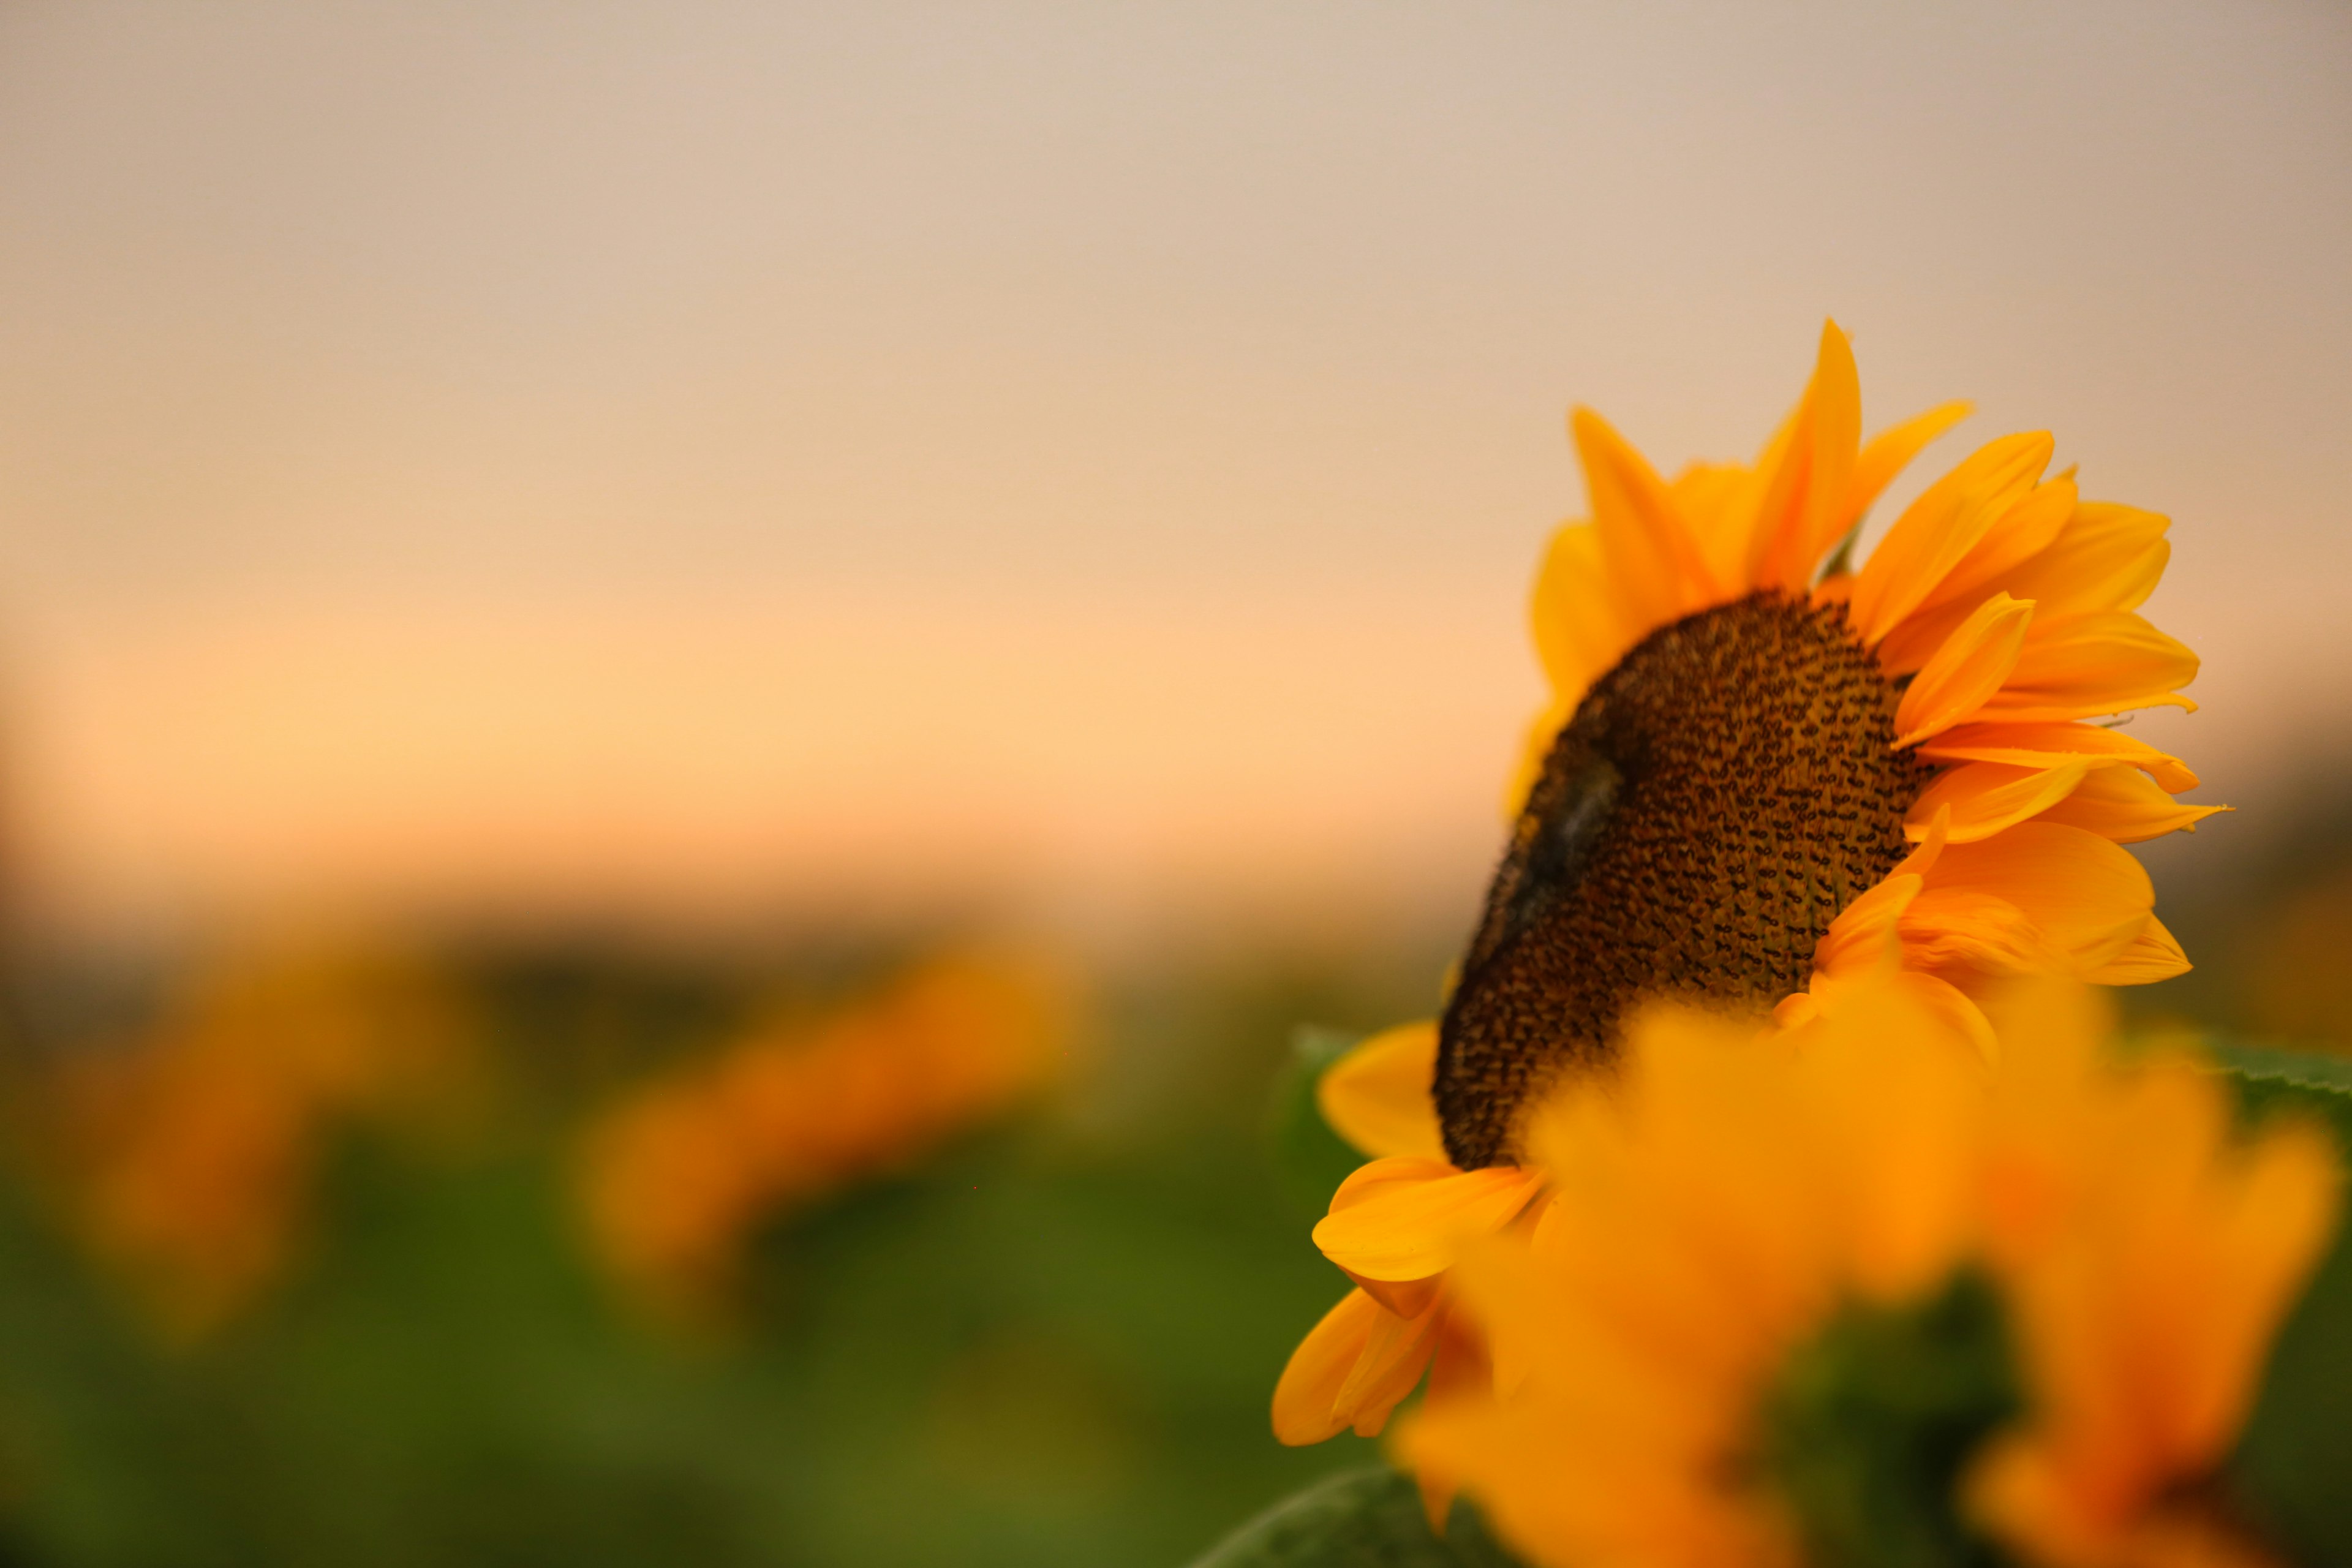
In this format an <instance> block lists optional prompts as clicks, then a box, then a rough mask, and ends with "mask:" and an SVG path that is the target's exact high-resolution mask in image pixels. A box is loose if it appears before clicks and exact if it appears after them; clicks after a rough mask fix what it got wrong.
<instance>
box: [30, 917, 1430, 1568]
mask: <svg viewBox="0 0 2352 1568" xmlns="http://www.w3.org/2000/svg"><path fill="white" fill-rule="evenodd" d="M439 962H440V963H441V964H442V966H443V968H444V970H445V973H446V974H448V975H450V976H453V977H454V978H455V980H456V982H457V991H458V993H459V994H462V995H465V996H467V997H469V998H471V999H472V1000H473V1001H474V1002H475V1003H476V1004H478V1008H479V1012H478V1017H479V1019H480V1020H482V1021H483V1022H484V1024H485V1026H486V1027H487V1031H488V1036H489V1040H488V1045H489V1047H490V1050H491V1055H492V1058H493V1060H494V1062H495V1064H496V1067H495V1070H494V1074H493V1076H494V1078H495V1079H496V1087H495V1089H494V1090H493V1092H492V1093H491V1095H490V1097H489V1104H488V1108H487V1109H484V1108H482V1107H479V1106H478V1107H476V1108H475V1110H473V1111H472V1112H471V1113H470V1114H469V1115H468V1117H467V1119H466V1124H465V1125H464V1126H462V1127H460V1128H458V1129H457V1130H455V1131H451V1130H449V1129H442V1130H440V1131H436V1132H435V1133H433V1134H431V1135H429V1136H424V1137H419V1136H416V1135H414V1134H413V1133H407V1132H403V1131H399V1130H397V1129H387V1128H381V1127H372V1126H369V1125H366V1124H358V1125H348V1126H344V1127H342V1128H341V1129H339V1130H337V1131H335V1132H334V1133H333V1135H332V1136H331V1142H330V1143H329V1145H328V1148H327V1152H326V1154H325V1158H324V1160H323V1163H322V1165H321V1167H320V1170H319V1172H318V1173H317V1175H316V1179H315V1183H314V1185H315V1189H316V1190H315V1191H314V1193H313V1194H312V1205H311V1211H310V1222H309V1224H308V1226H307V1227H306V1236H307V1239H306V1241H305V1242H304V1244H303V1245H302V1246H301V1247H299V1250H298V1251H297V1253H296V1255H295V1257H294V1259H293V1261H292V1263H291V1265H290V1267H289V1268H288V1269H287V1270H286V1271H285V1274H284V1277H283V1278H282V1279H278V1281H277V1282H276V1283H275V1284H274V1285H272V1286H271V1287H270V1288H268V1289H266V1290H265V1291H264V1292H263V1293H262V1294H261V1295H260V1296H259V1297H258V1298H257V1300H254V1301H252V1302H251V1303H250V1304H249V1305H248V1306H247V1307H246V1308H245V1309H244V1310H241V1311H239V1312H238V1313H236V1315H235V1316H234V1317H233V1318H232V1319H231V1320H230V1321H227V1322H226V1324H225V1325H223V1326H222V1327H220V1328H218V1329H216V1330H214V1331H210V1332H208V1333H205V1334H204V1335H202V1336H200V1337H198V1338H196V1339H194V1341H193V1342H187V1341H186V1340H185V1338H184V1336H175V1335H173V1334H172V1333H169V1332H166V1331H162V1330H161V1329H159V1327H158V1325H157V1323H156V1321H155V1320H154V1318H153V1315H152V1313H151V1312H149V1311H148V1310H145V1309H144V1308H143V1307H142V1305H141V1303H140V1301H139V1300H138V1299H137V1298H136V1297H135V1296H134V1295H133V1294H131V1292H129V1291H127V1290H126V1289H124V1288H123V1286H122V1283H121V1281H120V1280H119V1279H114V1278H112V1277H111V1276H110V1274H109V1272H108V1271H107V1270H105V1269H103V1268H97V1267H95V1266H93V1264H92V1262H91V1260H90V1258H89V1256H88V1254H87V1251H86V1249H85V1248H84V1247H81V1246H79V1244H78V1243H77V1241H76V1240H75V1239H74V1238H73V1237H71V1236H70V1235H68V1227H67V1226H64V1225H63V1224H61V1221H60V1214H61V1212H62V1210H63V1206H64V1205H62V1204H61V1202H60V1201H59V1195H58V1192H57V1190H56V1189H57V1186H58V1182H57V1179H56V1177H55V1174H54V1173H53V1172H50V1171H47V1170H46V1169H45V1167H44V1164H43V1162H42V1159H41V1157H40V1154H39V1145H40V1142H41V1139H40V1135H39V1129H37V1128H27V1129H24V1130H22V1131H23V1135H22V1136H20V1137H19V1139H18V1140H17V1142H18V1143H19V1145H20V1147H19V1149H18V1158H17V1159H16V1176H17V1179H16V1181H14V1182H13V1183H11V1184H9V1186H8V1189H7V1191H6V1192H5V1195H0V1252H5V1263H0V1268H5V1273H6V1278H7V1279H8V1281H9V1283H8V1287H7V1289H5V1290H0V1521H5V1548H0V1561H5V1562H8V1563H61V1564H92V1565H97V1564H108V1565H111V1564H126V1565H127V1564H142V1565H147V1564H157V1565H160V1564H199V1563H202V1564H227V1563H237V1564H257V1563H286V1564H296V1563H302V1564H310V1563H320V1564H325V1563H333V1564H338V1565H345V1568H358V1565H373V1564H383V1565H385V1568H390V1565H393V1564H412V1563H416V1564H422V1563H435V1564H474V1563H479V1564H517V1565H520V1564H538V1563H547V1564H556V1563H562V1564H569V1565H575V1568H576V1565H580V1564H592V1563H613V1564H622V1563H711V1564H733V1563H742V1564H753V1563H758V1564H787V1563H790V1564H799V1563H808V1564H827V1563H843V1564H848V1563H860V1564H871V1563H906V1564H922V1563H940V1564H946V1563H955V1564H963V1565H970V1564H988V1563H1005V1564H1013V1563H1022V1564H1034V1563H1139V1564H1142V1563H1180V1562H1182V1561H1185V1560H1187V1559H1188V1558H1189V1557H1191V1556H1192V1555H1193V1554H1195V1553H1197V1552H1199V1551H1201V1550H1202V1548H1204V1547H1205V1546H1206V1545H1208V1544H1209V1543H1210V1542H1212V1541H1213V1540H1214V1539H1215V1538H1216V1537H1217V1536H1218V1535H1219V1534H1221V1533H1223V1531H1225V1530H1226V1529H1228V1528H1229V1527H1230V1526H1231V1525H1232V1524H1234V1522H1235V1521H1239V1520H1241V1519H1242V1518H1244V1516H1246V1515H1247V1514H1249V1513H1251V1512H1252V1511H1254V1510H1257V1509H1259V1508H1261V1507H1262V1506H1264V1505H1265V1504H1266V1503H1268V1502H1269V1501H1271V1500H1275V1499H1276V1498H1278V1497H1281V1496H1283V1495H1285V1494H1286V1493H1288V1492H1290V1491H1292V1490H1295V1489H1297V1488H1298V1487H1299V1486H1301V1485H1303V1484H1305V1483H1307V1482H1308V1481H1310V1480H1312V1479H1315V1478H1316V1477H1318V1476H1319V1475H1322V1474H1325V1473H1327V1472H1329V1471H1331V1470H1333V1469H1335V1468H1345V1467H1349V1466H1353V1465H1360V1464H1362V1463H1364V1462H1365V1461H1366V1459H1367V1458H1369V1457H1370V1447H1371V1446H1370V1445H1369V1444H1366V1443H1364V1442H1361V1441H1360V1440H1358V1439H1354V1438H1348V1439H1344V1440H1342V1441H1340V1442H1337V1443H1333V1444H1329V1445H1326V1446H1325V1447H1321V1448H1318V1449H1315V1450H1311V1451H1305V1452H1300V1451H1291V1450H1286V1449H1284V1448H1282V1447H1279V1446H1277V1445H1276V1443H1275V1442H1274V1440H1273V1438H1272V1437H1271V1436H1270V1435H1269V1434H1268V1432H1267V1429H1266V1417H1265V1409H1266V1401H1267V1396H1268V1394H1269V1391H1270V1390H1271V1388H1272V1386H1273V1383H1274V1379H1275V1375H1276V1372H1277V1371H1278V1370H1279V1368H1280V1366H1281V1364H1282V1362H1283V1360H1284V1358H1285V1356H1286V1354H1287V1353H1288V1352H1289V1350H1290V1347H1291V1345H1292V1344H1293V1343H1294V1342H1296V1340H1297V1337H1298V1335H1299V1334H1300V1333H1301V1332H1302V1331H1304V1330H1305V1329H1306V1328H1307V1326H1308V1325H1309V1324H1311V1323H1312V1322H1313V1321H1315V1319H1316V1317H1317V1316H1318V1315H1319V1314H1320V1313H1321V1312H1322V1311H1323V1310H1325V1309H1326V1308H1327V1307H1328V1305H1329V1304H1330V1303H1331V1301H1332V1300H1336V1299H1337V1297H1338V1296H1339V1294H1340V1292H1341V1290H1342V1289H1343V1288H1344V1285H1343V1281H1342V1280H1341V1279H1340V1278H1339V1275H1338V1274H1337V1273H1336V1272H1335V1271H1334V1270H1332V1269H1331V1268H1329V1267H1328V1265H1327V1264H1325V1263H1324V1262H1322V1261H1321V1260H1320V1259H1319V1258H1318V1256H1317V1255H1316V1254H1315V1252H1314V1250H1313V1249H1312V1247H1309V1246H1308V1245H1307V1241H1306V1237H1305V1232H1306V1229H1307V1225H1308V1224H1309V1223H1310V1222H1311V1219H1312V1218H1313V1217H1314V1215H1315V1213H1317V1212H1318V1211H1319V1206H1320V1205H1319V1197H1320V1194H1318V1193H1317V1192H1316V1191H1315V1184H1316V1183H1317V1181H1318V1180H1320V1179H1321V1178H1320V1177H1318V1176H1316V1175H1312V1174H1304V1173H1300V1172H1297V1171H1296V1170H1292V1171H1289V1172H1286V1171H1285V1169H1284V1162H1285V1161H1286V1160H1289V1161H1291V1162H1292V1163H1296V1162H1297V1160H1299V1159H1301V1158H1304V1159H1307V1160H1309V1161H1312V1160H1315V1159H1318V1158H1323V1159H1326V1160H1328V1158H1330V1157H1331V1156H1332V1155H1334V1154H1336V1153H1337V1150H1336V1146H1334V1148H1332V1149H1330V1150H1325V1151H1317V1150H1314V1149H1311V1148H1310V1149H1308V1150H1307V1151H1305V1152H1303V1153H1302V1152H1299V1151H1297V1150H1296V1149H1292V1150H1290V1151H1289V1152H1287V1153H1286V1152H1285V1151H1284V1147H1283V1144H1282V1142H1281V1140H1279V1139H1276V1138H1270V1137H1269V1130H1268V1123H1269V1116H1270V1115H1271V1113H1272V1109H1273V1107H1272V1097H1273V1096H1274V1095H1276V1093H1277V1092H1278V1091H1279V1089H1280V1083H1279V1080H1280V1079H1281V1078H1282V1075H1283V1068H1284V1059H1285V1056H1286V1052H1287V1050H1288V1048H1289V1047H1288V1040H1289V1037H1290V1036H1291V1033H1292V1028H1293V1026H1294V1024H1295V1023H1297V1021H1298V1020H1300V1019H1304V1018H1314V1019H1320V1020H1324V1021H1327V1022H1329V1023H1332V1024H1335V1025H1339V1026H1354V1027H1369V1026H1372V1025H1374V1024H1377V1023H1379V1022H1382V1021H1384V1020H1385V1019H1386V1018H1388V1017H1389V1016H1392V1014H1391V1008H1392V1007H1394V1006H1395V1005H1398V998H1397V997H1396V996H1395V995H1394V994H1387V995H1381V994H1374V993H1375V992H1378V991H1381V990H1382V989H1386V990H1389V991H1391V992H1393V991H1394V990H1395V989H1396V988H1394V987H1385V988H1383V987H1377V986H1367V985H1365V984H1360V983H1350V982H1349V981H1347V980H1345V979H1344V978H1341V977H1339V976H1337V975H1335V974H1332V973H1320V974H1318V973H1307V972H1303V971H1293V972H1269V973H1256V974H1234V973H1225V974H1223V975H1221V976H1216V977H1213V978H1212V979H1210V980H1208V981H1206V982H1195V983H1193V984H1186V985H1181V986H1162V987H1157V988H1141V987H1129V988H1127V989H1126V990H1125V991H1124V992H1121V993H1118V994H1111V995H1109V996H1108V997H1107V998H1106V999H1105V1003H1104V1005H1103V1006H1102V1007H1101V1008H1100V1009H1099V1016H1098V1020H1097V1026H1096V1032H1097V1035H1098V1036H1100V1038H1099V1039H1098V1040H1097V1042H1096V1044H1095V1047H1094V1051H1093V1057H1094V1062H1093V1065H1092V1067H1091V1068H1089V1069H1087V1070H1082V1071H1081V1072H1080V1073H1078V1074H1076V1076H1075V1077H1074V1079H1073V1080H1072V1081H1069V1082H1067V1083H1066V1084H1065V1085H1063V1086H1062V1087H1061V1088H1060V1089H1058V1090H1057V1091H1055V1093H1054V1094H1053V1095H1052V1096H1050V1097H1049V1098H1048V1100H1046V1101H1045V1102H1044V1103H1042V1104H1036V1105H1033V1106H1031V1107H1029V1108H1028V1109H1026V1110H1024V1111H1022V1112H1020V1113H1018V1114H1016V1115H1015V1116H1013V1118H1012V1119H1011V1120H1009V1121H1003V1122H1001V1123H1000V1124H998V1125H995V1126H992V1127H987V1128H982V1129H979V1130H975V1131H971V1133H969V1134H967V1135H965V1136H962V1137H961V1138H958V1139H955V1140H953V1141H952V1142H950V1143H949V1144H948V1145H947V1146H945V1147H944V1148H942V1149H941V1150H940V1151H939V1152H937V1153H936V1154H935V1155H934V1156H933V1157H931V1158H929V1159H928V1160H926V1161H924V1162H923V1163H921V1164H920V1165H919V1167H918V1168H916V1169H913V1170H911V1171H908V1172H905V1173H899V1174H897V1175H893V1176H890V1177H888V1178H887V1179H882V1180H878V1181H875V1182H872V1183H869V1184H864V1185H861V1186H858V1187H856V1188H855V1189H853V1190H850V1191H847V1192H844V1193H840V1194H835V1195H834V1196H833V1197H831V1198H830V1199H828V1200H826V1201H824V1202H823V1203H821V1204H819V1205H816V1206H814V1207H813V1208H810V1209H807V1210H805V1211H803V1212H802V1213H799V1214H798V1215H792V1216H788V1217H786V1218H784V1219H782V1220H781V1221H779V1222H778V1223H774V1224H772V1225H770V1226H767V1227H765V1228H764V1229H763V1230H762V1231H761V1234H760V1235H759V1236H758V1237H756V1240H755V1243H754V1245H753V1247H752V1248H751V1258H750V1261H749V1267H748V1268H747V1269H746V1272H745V1276H744V1278H743V1279H742V1281H741V1289H740V1291H739V1292H738V1293H737V1300H736V1310H735V1311H734V1313H733V1314H732V1316H731V1318H730V1321H727V1322H725V1323H723V1324H720V1325H717V1326H709V1325H706V1326H704V1327H702V1328H699V1329H694V1328H682V1327H681V1326H679V1325H677V1324H676V1323H670V1322H666V1321H660V1320H658V1319H656V1318H654V1317H652V1316H649V1315H648V1314H647V1313H646V1311H645V1310H643V1309H642V1307H641V1305H640V1304H639V1303H636V1302H634V1301H632V1300H630V1299H629V1298H628V1297H627V1295H626V1294H625V1293H624V1292H622V1291H620V1290H618V1289H615V1287H614V1282H613V1281H612V1280H611V1279H609V1278H607V1277H606V1276H605V1274H604V1271H603V1270H601V1269H600V1268H598V1267H597V1266H596V1264H595V1262H594V1260H593V1258H592V1256H591V1249H590V1248H589V1247H587V1246H586V1245H585V1238H584V1237H583V1225H582V1219H581V1215H580V1212H579V1206H578V1205H577V1203H576V1201H575V1198H574V1194H573V1192H572V1173H573V1166H574V1163H575V1162H576V1153H577V1150H576V1144H577V1137H576V1133H577V1128H578V1124H579V1122H580V1121H581V1119H582V1117H583V1115H584V1114H585V1113H586V1112H588V1111H589V1110H591V1109H593V1107H595V1106H596V1105H598V1104H600V1103H602V1102H604V1101H606V1100H610V1099H612V1098H613V1097H614V1096H616V1095H619V1094H623V1093H625V1092H626V1090H627V1089H628V1087H629V1085H630V1084H631V1083H632V1082H634V1081H637V1080H640V1079H643V1078H645V1077H646V1075H648V1074H652V1073H656V1072H658V1071H659V1070H660V1069H661V1068H663V1066H664V1065H665V1064H667V1063H669V1062H673V1061H676V1060H678V1059H680V1058H693V1057H694V1056H696V1055H697V1054H698V1053H700V1052H704V1051H707V1050H709V1048H711V1047H713V1046H714V1045H715V1044H717V1043H718V1042H719V1041H720V1040H722V1039H723V1038H725V1037H726V1035H727V1032H728V1031H729V1029H730V1028H731V1027H732V1026H734V1024H735V1023H736V1022H737V1021H738V1019H739V1017H740V1012H741V1010H742V1006H743V1004H744V1000H745V997H746V996H747V995H748V994H751V993H752V992H753V991H754V990H758V989H762V988H765V989H771V990H772V989H773V987H774V984H775V982H774V978H773V975H772V973H771V971H772V970H773V969H774V968H775V967H776V966H775V965H774V964H773V963H769V964H767V965H765V966H764V967H763V966H761V965H747V964H744V963H731V964H730V963H717V962H709V963H699V964H686V963H678V962H677V961H676V960H674V959H660V960H656V959H652V958H648V957H647V956H646V955H645V954H643V953H639V952H629V951H626V950H624V949H618V948H605V949H598V948H596V947H593V946H583V947H578V948H574V949H571V950H565V949H561V948H551V949H540V950H535V951H515V950H500V949H497V948H488V949H484V948H475V949H472V950H467V951H458V952H450V953H447V954H446V955H444V956H443V957H442V959H441V960H440V961H439ZM786 967H789V964H787V965H786ZM806 967H808V966H807V965H805V964H803V968H806ZM820 967H822V966H820ZM835 968H836V969H837V968H838V965H835ZM841 978H842V977H841V975H840V974H839V973H834V974H831V975H830V976H829V977H828V976H820V978H819V979H817V980H815V981H813V982H805V984H809V985H810V986H811V987H812V988H813V989H816V990H819V991H822V990H824V989H825V987H826V986H827V985H828V984H831V985H834V986H836V987H837V986H838V985H839V984H841ZM92 989H93V988H91V987H89V986H87V985H85V986H84V987H83V988H82V990H83V992H84V993H85V995H84V997H83V1000H82V1003H81V1005H80V1008H79V1011H80V1013H81V1014H83V1015H89V1014H92V1013H93V1012H103V1011H105V1010H106V1009H94V1008H92V1007H91V1006H90V1005H89V1001H88V993H90V992H91V991H92ZM151 1005H152V1004H151ZM110 1006H111V1010H112V1011H113V1012H114V1013H115V1014H117V1015H130V1016H136V1015H137V1014H138V1013H139V1012H140V1010H141V1004H140V1003H138V1002H137V1001H136V1000H135V999H134V1000H131V1001H128V1002H126V1001H124V1000H122V999H121V998H120V997H117V998H115V999H114V1001H113V1002H112V1003H111V1004H110ZM47 1011H48V1012H49V1013H50V1014H51V1015H58V1014H60V1013H71V1012H72V1011H73V1009H72V1008H68V1007H63V1006H62V1005H60V1004H59V1003H58V1001H57V999H55V998H50V999H49V1001H48V1004H47ZM53 1027H54V1024H53ZM67 1032H68V1033H70V1031H67ZM68 1046H71V1042H68ZM49 1048H50V1049H52V1050H54V1049H57V1048H59V1047H58V1045H57V1043H56V1042H51V1044H50V1047H49ZM71 1048H82V1049H89V1048H97V1047H91V1046H89V1045H88V1044H87V1043H83V1044H81V1045H79V1046H72V1047H71ZM22 1065H23V1064H21V1063H20V1064H19V1066H20V1068H21V1067H22ZM1293 1141H1294V1142H1295V1141H1296V1140H1295V1137H1294V1140H1293ZM1325 1190H1327V1191H1328V1188H1326V1189H1325Z"/></svg>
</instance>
